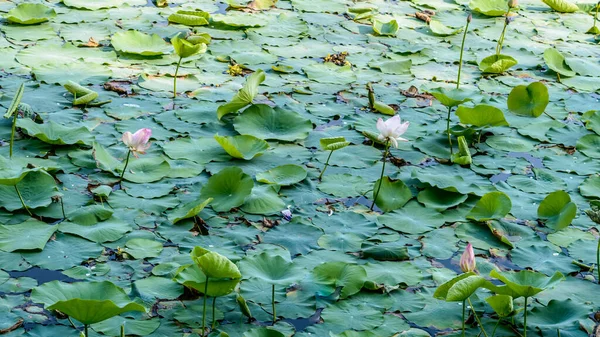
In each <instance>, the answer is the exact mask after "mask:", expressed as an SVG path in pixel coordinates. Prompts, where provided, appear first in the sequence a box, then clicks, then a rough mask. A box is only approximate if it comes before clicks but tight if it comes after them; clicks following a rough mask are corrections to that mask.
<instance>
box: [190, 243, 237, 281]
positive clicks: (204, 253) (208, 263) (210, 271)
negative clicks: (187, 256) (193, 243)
mask: <svg viewBox="0 0 600 337" xmlns="http://www.w3.org/2000/svg"><path fill="white" fill-rule="evenodd" d="M191 257H192V260H193V261H194V263H196V265H198V267H199V268H200V269H201V270H202V272H203V273H204V275H206V276H207V277H208V278H209V282H210V279H211V278H215V279H240V278H241V277H242V275H241V274H240V271H239V269H238V267H237V266H236V265H235V264H234V263H233V262H231V260H229V259H228V258H226V257H225V256H223V255H221V254H219V253H217V252H211V251H209V250H207V249H204V248H202V247H199V246H197V247H194V249H193V250H192V253H191Z"/></svg>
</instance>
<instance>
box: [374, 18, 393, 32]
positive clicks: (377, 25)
mask: <svg viewBox="0 0 600 337" xmlns="http://www.w3.org/2000/svg"><path fill="white" fill-rule="evenodd" d="M398 28H399V26H398V21H396V20H395V19H394V20H390V21H388V22H383V21H381V20H377V19H375V20H373V31H374V32H375V33H376V34H377V35H389V36H394V35H396V32H398Z"/></svg>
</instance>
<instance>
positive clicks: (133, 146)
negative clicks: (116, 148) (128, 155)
mask: <svg viewBox="0 0 600 337" xmlns="http://www.w3.org/2000/svg"><path fill="white" fill-rule="evenodd" d="M150 136H152V130H150V129H147V128H144V129H139V130H137V131H136V132H135V133H134V134H131V132H129V131H127V132H125V133H123V138H121V139H122V140H123V143H124V144H125V145H127V147H128V148H129V150H130V151H131V152H133V155H134V156H136V157H137V154H138V153H139V154H144V153H146V150H148V148H150V144H149V143H148V141H149V140H150Z"/></svg>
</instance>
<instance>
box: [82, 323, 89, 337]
mask: <svg viewBox="0 0 600 337" xmlns="http://www.w3.org/2000/svg"><path fill="white" fill-rule="evenodd" d="M83 331H84V335H85V337H88V336H89V335H88V325H87V324H86V325H84V326H83Z"/></svg>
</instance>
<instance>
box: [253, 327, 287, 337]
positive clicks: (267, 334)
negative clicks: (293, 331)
mask: <svg viewBox="0 0 600 337" xmlns="http://www.w3.org/2000/svg"><path fill="white" fill-rule="evenodd" d="M244 337H285V335H284V334H283V333H281V332H279V331H277V330H275V329H271V328H254V329H251V330H248V331H246V332H244Z"/></svg>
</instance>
